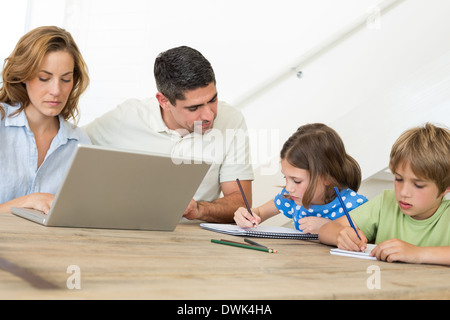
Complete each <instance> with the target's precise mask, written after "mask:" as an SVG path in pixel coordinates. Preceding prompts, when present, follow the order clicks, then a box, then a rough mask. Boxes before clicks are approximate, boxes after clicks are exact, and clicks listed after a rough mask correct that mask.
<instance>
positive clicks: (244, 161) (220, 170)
mask: <svg viewBox="0 0 450 320" xmlns="http://www.w3.org/2000/svg"><path fill="white" fill-rule="evenodd" d="M154 74H155V80H156V86H157V89H158V92H157V93H156V97H155V98H150V99H146V100H128V101H126V102H124V103H123V104H121V105H119V106H118V107H117V108H116V109H114V110H112V111H110V112H108V113H106V114H105V115H103V116H102V117H100V118H98V119H96V120H94V121H93V122H92V123H90V124H89V125H87V126H86V127H85V128H84V129H85V131H86V132H87V134H88V135H89V136H90V138H91V140H92V142H93V143H94V144H98V145H105V146H112V147H117V148H126V149H137V150H143V151H149V152H157V153H163V154H165V155H168V156H173V157H174V158H175V157H182V158H186V157H188V158H190V159H193V160H194V159H199V158H200V159H203V160H207V161H212V162H213V163H212V166H211V169H210V170H209V172H208V173H207V175H206V177H205V179H204V180H203V182H202V183H201V185H200V187H199V189H198V190H197V192H196V194H195V196H194V199H192V201H191V202H190V204H189V206H188V208H187V209H186V211H185V212H184V217H185V218H187V219H199V220H204V221H208V222H220V223H226V222H232V221H233V216H234V212H235V211H236V210H237V209H238V208H239V207H242V206H244V205H245V204H244V201H243V199H242V195H241V193H240V191H239V187H238V185H237V183H236V179H237V178H239V179H240V180H241V184H242V188H243V190H244V193H245V194H246V197H247V200H248V202H249V203H250V205H251V200H252V196H251V194H252V180H253V170H252V166H251V164H250V158H249V143H248V134H247V127H246V123H245V120H244V117H243V115H242V114H241V112H240V111H239V110H237V109H235V108H233V107H231V106H229V105H227V104H226V103H224V102H219V101H218V94H217V89H216V80H215V74H214V71H213V69H212V66H211V64H210V63H209V61H208V60H207V59H206V58H205V57H204V56H203V55H202V54H201V53H200V52H198V51H197V50H195V49H192V48H189V47H186V46H183V47H177V48H173V49H170V50H168V51H166V52H163V53H161V54H160V55H159V56H158V57H157V58H156V61H155V67H154ZM167 183H177V182H176V181H168V182H167ZM221 193H222V194H223V197H221V198H219V197H220V194H221ZM174 196H176V195H174Z"/></svg>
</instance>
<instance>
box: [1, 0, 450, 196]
mask: <svg viewBox="0 0 450 320" xmlns="http://www.w3.org/2000/svg"><path fill="white" fill-rule="evenodd" d="M25 2H26V3H27V4H28V5H29V6H28V9H29V11H28V19H26V20H25V26H24V28H23V27H21V23H22V21H23V16H22V17H20V15H18V12H21V11H22V10H23V11H26V10H25V9H20V8H19V9H18V7H17V5H19V6H20V5H22V7H26V6H24V3H25ZM379 2H380V1H379V0H339V1H336V0H315V1H311V0H279V1H276V2H274V1H271V0H245V1H241V0H191V1H184V0H165V1H148V0H127V1H123V0H28V1H24V0H17V1H15V2H11V1H9V0H0V7H1V8H2V12H3V13H5V12H6V14H4V16H5V17H2V19H0V28H1V30H8V31H9V32H8V37H4V34H3V32H2V40H3V39H4V38H5V39H4V41H2V46H1V50H0V59H1V60H2V61H3V59H4V58H5V57H6V55H8V54H9V53H10V52H11V51H12V49H13V47H14V45H15V43H16V42H17V40H18V38H19V37H20V35H21V34H23V32H24V31H28V30H30V29H32V28H34V27H37V26H40V25H58V26H61V27H64V28H66V29H68V30H69V31H70V32H71V33H72V34H73V36H74V37H75V39H76V41H77V42H78V44H79V46H80V48H81V50H82V52H83V54H84V56H85V59H86V61H87V63H88V65H89V68H90V75H91V86H90V88H89V89H88V92H87V93H86V94H85V95H84V96H83V98H82V100H81V121H80V125H83V124H86V123H88V122H90V121H91V120H93V119H94V118H95V117H97V116H99V115H101V114H103V113H104V112H106V111H108V110H110V109H112V108H114V107H115V106H116V105H117V104H118V103H120V102H122V101H123V100H125V99H127V98H130V97H136V98H144V97H148V96H152V95H154V93H155V85H154V80H153V62H154V59H155V57H156V55H157V54H158V53H159V52H161V51H164V50H166V49H168V48H171V47H174V46H178V45H190V46H193V47H195V48H197V49H199V50H200V51H201V52H203V53H204V54H205V56H206V57H207V58H208V59H209V60H210V61H211V62H212V64H213V66H214V68H215V71H216V75H217V80H218V87H219V94H220V98H221V99H223V100H226V101H228V102H230V103H232V104H235V105H237V106H238V107H241V108H242V110H243V112H244V114H245V116H246V118H247V123H248V126H249V129H250V131H251V134H252V137H253V140H252V141H253V155H254V157H253V158H254V161H255V162H256V168H257V173H261V172H262V174H258V175H257V179H256V181H255V183H254V190H255V192H254V199H255V204H259V203H261V202H264V201H266V200H268V199H269V198H270V197H272V196H273V193H274V191H276V190H277V188H275V187H271V186H273V185H277V184H281V183H282V179H281V175H280V174H279V172H278V171H279V170H278V153H279V150H280V148H281V145H282V143H283V142H284V141H285V140H286V139H287V137H288V136H289V135H290V134H291V133H292V132H293V131H295V129H296V128H297V127H298V126H300V125H302V124H304V123H308V122H324V123H327V124H329V125H331V126H333V127H334V128H335V129H337V131H338V132H339V133H340V134H341V136H342V137H343V139H344V142H345V144H346V146H347V149H348V151H349V153H350V154H352V155H353V156H354V157H355V158H356V159H357V160H358V161H359V162H360V164H361V167H362V169H363V175H364V178H365V180H366V182H367V181H370V180H371V177H375V178H376V176H377V174H378V172H382V171H383V170H384V168H385V167H386V166H387V160H388V159H387V158H388V152H389V149H390V146H391V144H392V142H393V140H395V138H396V137H397V136H398V135H399V134H400V132H402V131H403V130H404V129H406V128H408V127H410V126H413V125H416V124H418V123H420V122H424V121H439V122H441V123H444V124H447V125H448V126H450V124H449V119H450V117H449V112H450V111H449V110H450V108H449V106H448V101H449V99H448V98H449V97H448V94H447V92H448V90H446V88H448V80H449V78H448V75H449V74H450V73H449V71H450V70H449V65H450V63H449V54H448V52H449V50H450V42H449V41H447V38H448V34H450V32H449V31H450V30H449V26H450V22H449V21H448V19H446V16H448V14H449V13H450V8H449V6H450V3H449V2H448V0H429V1H423V0H405V1H400V4H398V6H396V7H394V8H393V9H392V10H390V11H389V12H388V13H386V14H385V15H381V16H379V17H377V16H376V13H377V8H381V7H382V6H377V4H378V3H379ZM382 3H385V2H382ZM13 4H14V5H13ZM16 4H17V5H16ZM5 8H6V9H5ZM9 8H11V9H9ZM10 10H11V11H10ZM373 13H375V18H376V19H375V20H374V21H370V19H369V18H370V16H372V17H373V16H374V15H373ZM23 14H24V16H26V14H27V12H24V13H23ZM367 14H369V17H368V18H367V20H368V23H367V25H366V26H365V27H363V28H362V29H361V30H360V31H358V32H357V33H356V34H354V35H351V36H350V37H348V38H347V39H346V40H345V41H343V42H341V43H340V44H339V45H338V46H337V47H336V48H334V49H332V50H328V51H327V52H326V54H324V55H320V56H317V57H315V58H316V59H315V60H314V61H313V62H312V63H310V64H306V65H305V66H304V67H303V68H302V71H303V77H302V78H301V79H298V78H297V77H296V76H295V72H294V73H292V75H291V76H289V77H287V78H286V79H285V80H283V81H281V82H277V83H276V85H273V86H271V89H270V90H268V91H266V92H265V93H264V94H262V95H260V96H257V97H254V98H252V97H251V96H250V100H245V99H247V98H249V94H251V93H252V92H253V91H254V90H255V89H258V88H259V85H260V84H261V83H271V81H272V80H273V79H274V77H276V76H277V75H278V74H280V73H283V72H285V71H286V70H288V71H289V70H290V69H291V68H295V67H296V64H297V63H298V61H300V60H301V59H302V57H304V56H305V55H306V54H307V53H309V52H311V50H312V51H314V49H315V48H317V47H319V46H320V45H321V44H323V43H326V42H327V40H328V39H330V38H331V37H333V35H335V33H336V32H339V31H340V30H344V29H346V28H347V27H348V26H349V25H352V24H353V22H354V21H355V20H358V19H360V17H362V16H363V17H364V16H366V17H367ZM11 17H14V18H13V19H11ZM16 17H17V18H16ZM7 18H9V19H7ZM11 21H12V22H11ZM244 100H245V101H247V102H246V103H243V101H244ZM266 161H269V164H270V165H267V166H265V165H264V163H265V162H266ZM261 170H262V171H261Z"/></svg>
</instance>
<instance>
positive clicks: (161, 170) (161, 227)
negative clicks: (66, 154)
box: [11, 145, 210, 231]
mask: <svg viewBox="0 0 450 320" xmlns="http://www.w3.org/2000/svg"><path fill="white" fill-rule="evenodd" d="M174 160H175V161H174ZM178 160H180V159H173V158H170V157H165V156H163V155H158V154H152V153H144V152H132V151H126V150H118V149H111V148H106V147H99V146H85V145H79V146H78V147H77V150H76V152H75V154H74V156H73V158H72V162H71V165H70V168H69V170H68V172H67V174H66V176H65V179H64V182H63V183H62V185H61V188H60V189H59V191H58V193H57V194H56V196H55V199H54V201H53V204H52V207H51V209H50V212H49V213H48V215H46V214H44V213H43V212H41V211H38V210H33V209H26V208H12V209H11V212H12V213H13V214H15V215H17V216H20V217H22V218H26V219H28V220H31V221H33V222H36V223H39V224H42V225H45V226H53V227H76V228H100V229H133V230H158V231H173V230H174V229H175V227H176V225H177V224H178V223H179V222H180V220H181V218H182V216H183V213H184V211H185V210H186V208H187V206H188V204H189V202H190V201H191V199H192V197H193V196H194V194H195V192H196V190H197V188H198V186H199V185H200V183H201V181H202V180H203V178H204V176H205V174H206V172H207V171H208V169H209V167H210V165H209V164H206V163H202V162H200V163H198V161H195V162H190V161H185V162H184V163H181V162H180V161H178Z"/></svg>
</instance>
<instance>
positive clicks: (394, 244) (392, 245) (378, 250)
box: [370, 239, 420, 263]
mask: <svg viewBox="0 0 450 320" xmlns="http://www.w3.org/2000/svg"><path fill="white" fill-rule="evenodd" d="M370 255H371V256H372V257H376V258H377V260H381V261H386V262H394V261H402V262H407V263H420V248H419V247H417V246H415V245H412V244H410V243H407V242H404V241H401V240H398V239H390V240H386V241H383V242H381V243H379V244H378V245H377V246H376V247H375V248H374V249H373V250H372V252H371V253H370Z"/></svg>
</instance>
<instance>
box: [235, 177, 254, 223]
mask: <svg viewBox="0 0 450 320" xmlns="http://www.w3.org/2000/svg"><path fill="white" fill-rule="evenodd" d="M236 182H237V184H238V186H239V190H240V191H241V195H242V199H244V203H245V207H246V208H247V211H248V213H250V215H251V216H252V217H253V213H252V210H251V208H250V205H249V204H248V201H247V197H246V196H245V193H244V189H242V186H241V182H240V181H239V179H236ZM253 226H254V227H256V223H253Z"/></svg>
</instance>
